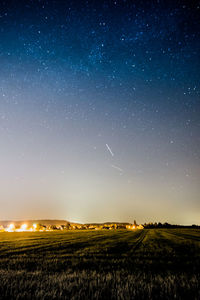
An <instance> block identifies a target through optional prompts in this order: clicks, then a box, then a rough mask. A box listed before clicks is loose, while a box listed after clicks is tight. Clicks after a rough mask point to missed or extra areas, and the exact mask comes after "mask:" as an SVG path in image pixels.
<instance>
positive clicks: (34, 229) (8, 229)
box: [5, 223, 38, 232]
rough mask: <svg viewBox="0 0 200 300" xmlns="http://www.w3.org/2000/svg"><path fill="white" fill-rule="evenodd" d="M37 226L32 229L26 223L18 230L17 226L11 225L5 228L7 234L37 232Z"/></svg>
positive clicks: (34, 225)
mask: <svg viewBox="0 0 200 300" xmlns="http://www.w3.org/2000/svg"><path fill="white" fill-rule="evenodd" d="M37 230H38V229H37V224H33V225H32V227H30V228H28V225H27V224H26V223H24V224H22V225H21V226H20V228H16V227H15V224H13V223H12V224H10V225H9V226H8V227H7V228H5V231H7V232H23V231H37Z"/></svg>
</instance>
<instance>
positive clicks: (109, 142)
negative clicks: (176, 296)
mask: <svg viewBox="0 0 200 300" xmlns="http://www.w3.org/2000/svg"><path fill="white" fill-rule="evenodd" d="M199 53H200V2H199V1H190V3H189V2H188V1H177V0H174V1H161V0H160V1H159V0H158V1H142V0H141V1H133V0H132V1H128V0H127V1H126V0H123V1H121V0H113V1H112V0H110V1H104V0H102V1H97V0H96V1H95V0H94V1H84V0H83V1H75V0H74V1H72V0H71V1H68V0H66V1H63V0H60V1H55V0H52V1H47V0H43V1H42V0H40V1H39V0H26V1H24V0H20V1H14V0H6V1H1V3H0V206H1V210H0V219H1V220H5V219H41V218H51V219H55V218H57V219H67V220H70V221H77V222H103V221H127V222H133V220H134V219H136V220H137V222H138V223H144V222H150V221H152V222H155V221H157V222H158V221H161V222H165V221H167V222H171V223H179V224H200V199H199V196H200V190H199V179H200V84H199V78H200V57H199Z"/></svg>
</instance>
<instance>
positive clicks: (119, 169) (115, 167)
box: [111, 165, 124, 172]
mask: <svg viewBox="0 0 200 300" xmlns="http://www.w3.org/2000/svg"><path fill="white" fill-rule="evenodd" d="M111 167H112V168H114V169H116V170H118V171H120V172H123V171H124V170H122V169H121V168H119V167H117V166H115V165H111Z"/></svg>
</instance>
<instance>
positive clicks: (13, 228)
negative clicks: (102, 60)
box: [6, 224, 15, 232]
mask: <svg viewBox="0 0 200 300" xmlns="http://www.w3.org/2000/svg"><path fill="white" fill-rule="evenodd" d="M14 230H15V225H14V224H10V225H9V226H8V228H6V231H8V232H13V231H14Z"/></svg>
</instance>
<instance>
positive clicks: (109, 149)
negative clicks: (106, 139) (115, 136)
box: [106, 144, 114, 156]
mask: <svg viewBox="0 0 200 300" xmlns="http://www.w3.org/2000/svg"><path fill="white" fill-rule="evenodd" d="M106 147H107V149H108V151H109V152H110V154H111V155H112V156H114V153H113V152H112V150H111V148H110V147H109V146H108V144H106Z"/></svg>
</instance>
